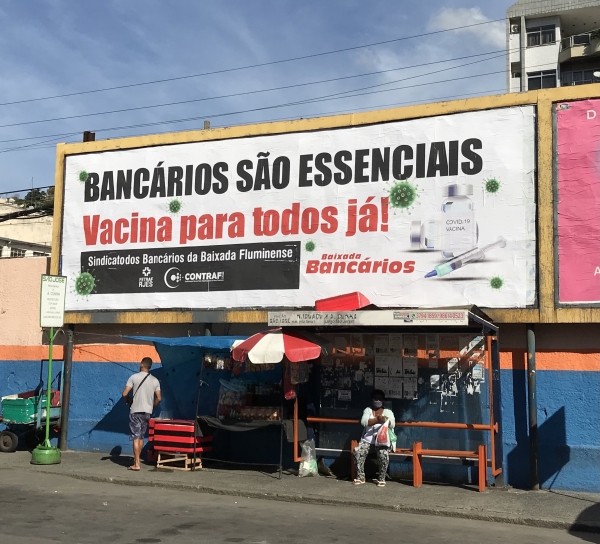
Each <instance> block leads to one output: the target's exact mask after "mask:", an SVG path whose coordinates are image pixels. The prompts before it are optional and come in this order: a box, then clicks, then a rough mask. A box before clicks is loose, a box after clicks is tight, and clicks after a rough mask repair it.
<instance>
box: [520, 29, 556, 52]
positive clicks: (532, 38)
mask: <svg viewBox="0 0 600 544" xmlns="http://www.w3.org/2000/svg"><path fill="white" fill-rule="evenodd" d="M555 41H556V27H555V26H554V25H546V26H536V27H534V28H528V29H527V47H533V46H535V45H546V44H549V43H554V42H555Z"/></svg>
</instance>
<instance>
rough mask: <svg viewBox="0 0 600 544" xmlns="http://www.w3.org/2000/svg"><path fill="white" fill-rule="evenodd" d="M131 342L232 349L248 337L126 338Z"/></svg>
mask: <svg viewBox="0 0 600 544" xmlns="http://www.w3.org/2000/svg"><path fill="white" fill-rule="evenodd" d="M125 338H129V339H131V340H139V341H142V342H153V343H154V345H155V346H157V345H161V346H170V347H193V348H206V349H227V350H228V349H231V346H232V345H233V343H234V342H235V341H236V340H245V339H246V338H248V337H247V336H179V337H177V338H164V337H159V336H126V337H125Z"/></svg>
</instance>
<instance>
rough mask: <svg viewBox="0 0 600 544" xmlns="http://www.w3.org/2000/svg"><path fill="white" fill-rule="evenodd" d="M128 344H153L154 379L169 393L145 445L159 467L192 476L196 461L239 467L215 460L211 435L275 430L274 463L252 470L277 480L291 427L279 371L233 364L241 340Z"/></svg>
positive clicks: (275, 367)
mask: <svg viewBox="0 0 600 544" xmlns="http://www.w3.org/2000/svg"><path fill="white" fill-rule="evenodd" d="M129 338H130V339H133V340H136V341H143V342H151V343H153V344H154V346H155V347H156V349H157V351H158V353H159V355H160V357H161V361H162V367H163V368H162V370H161V371H157V372H161V373H160V374H158V375H157V377H158V378H159V379H160V381H161V388H162V389H163V391H169V393H165V394H163V403H161V409H162V410H163V411H162V412H161V414H160V416H159V418H156V419H153V420H152V423H151V425H152V427H151V430H150V440H149V441H150V447H151V451H152V453H151V454H152V455H153V456H154V457H155V458H156V459H157V462H158V464H159V466H163V467H166V466H169V468H175V467H177V468H181V469H183V470H195V469H197V468H201V467H202V459H204V460H209V459H210V460H211V461H216V462H220V463H233V464H245V463H241V462H237V461H230V460H228V459H220V458H218V457H219V451H218V449H219V448H215V445H217V446H218V443H221V445H222V443H223V440H224V437H223V436H221V435H220V434H219V436H216V434H215V433H222V432H226V433H230V432H233V433H239V432H248V431H252V430H255V431H260V430H261V429H263V430H266V429H269V428H277V427H279V433H278V435H279V440H278V447H279V452H278V453H279V456H278V457H279V459H278V462H277V463H263V462H260V463H256V464H259V465H260V466H263V467H266V466H272V467H276V468H277V469H278V471H279V476H280V477H281V473H282V464H283V443H284V427H285V429H286V430H287V434H288V436H289V438H288V440H289V441H290V442H291V441H292V435H293V421H292V420H291V419H289V420H287V421H284V420H283V408H284V406H283V404H284V400H283V394H282V371H281V368H280V365H275V364H273V365H252V364H251V363H245V364H242V363H238V362H235V361H233V360H232V358H231V349H232V346H233V345H234V343H236V342H240V341H242V340H245V339H246V337H240V336H197V337H183V338H159V337H145V336H143V337H140V336H136V337H129ZM205 380H206V381H205ZM190 408H191V409H190ZM194 422H196V424H194ZM302 436H303V433H302V430H301V431H300V437H301V439H302ZM219 437H220V439H219V440H216V439H215V438H219ZM272 438H274V437H270V438H269V440H271V439H272ZM269 453H270V454H271V453H274V452H273V451H272V450H271V451H270V452H269ZM215 454H216V455H215ZM247 464H254V463H247Z"/></svg>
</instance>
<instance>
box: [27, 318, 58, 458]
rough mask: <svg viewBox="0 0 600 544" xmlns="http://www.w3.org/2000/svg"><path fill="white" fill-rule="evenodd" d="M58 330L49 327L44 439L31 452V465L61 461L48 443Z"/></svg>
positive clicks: (55, 450)
mask: <svg viewBox="0 0 600 544" xmlns="http://www.w3.org/2000/svg"><path fill="white" fill-rule="evenodd" d="M57 335H58V331H57V332H56V334H54V328H53V327H51V328H50V337H49V338H50V342H49V345H48V382H47V384H46V439H45V440H44V443H43V444H41V445H40V446H38V447H37V448H35V449H34V450H33V451H32V452H31V464H32V465H56V464H58V463H60V462H61V459H60V457H61V456H60V450H59V449H58V448H54V447H52V446H51V445H50V410H51V408H52V405H51V402H50V401H51V400H52V348H53V347H54V340H55V338H56V336H57Z"/></svg>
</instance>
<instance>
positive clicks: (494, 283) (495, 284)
mask: <svg viewBox="0 0 600 544" xmlns="http://www.w3.org/2000/svg"><path fill="white" fill-rule="evenodd" d="M503 285H504V280H503V279H502V278H501V277H500V276H494V277H493V278H492V279H491V280H490V287H491V288H492V289H496V290H498V289H502V286H503Z"/></svg>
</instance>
